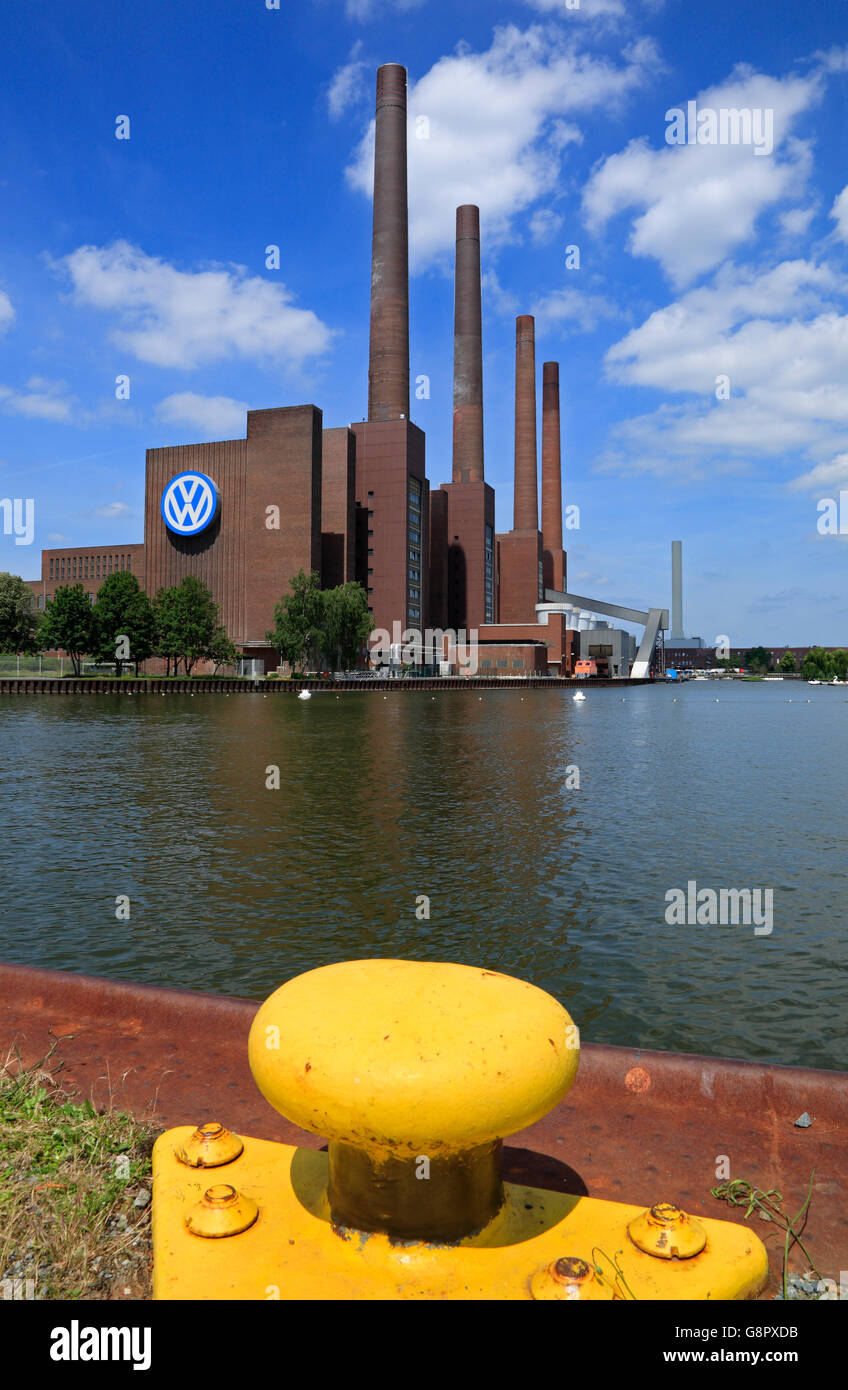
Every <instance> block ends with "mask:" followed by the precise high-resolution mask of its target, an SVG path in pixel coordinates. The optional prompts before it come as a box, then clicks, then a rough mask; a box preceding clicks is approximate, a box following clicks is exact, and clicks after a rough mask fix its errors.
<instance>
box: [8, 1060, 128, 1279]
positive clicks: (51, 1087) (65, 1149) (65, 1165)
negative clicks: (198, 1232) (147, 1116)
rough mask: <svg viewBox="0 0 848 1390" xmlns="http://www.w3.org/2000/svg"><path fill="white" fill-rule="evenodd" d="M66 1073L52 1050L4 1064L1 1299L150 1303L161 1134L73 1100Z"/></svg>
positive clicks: (88, 1103)
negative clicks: (153, 1161) (153, 1158)
mask: <svg viewBox="0 0 848 1390" xmlns="http://www.w3.org/2000/svg"><path fill="white" fill-rule="evenodd" d="M60 1071H61V1067H60V1065H58V1064H56V1063H54V1062H53V1061H52V1052H51V1053H48V1055H47V1057H45V1058H44V1059H43V1060H42V1061H41V1062H40V1063H39V1064H37V1065H36V1066H33V1067H23V1066H22V1065H21V1061H20V1057H19V1055H17V1054H16V1053H10V1054H9V1055H8V1056H7V1057H6V1060H5V1062H0V1281H6V1280H10V1281H12V1285H11V1289H10V1287H9V1285H8V1284H6V1283H3V1284H2V1289H1V1290H0V1294H2V1295H4V1296H5V1297H7V1298H9V1297H18V1298H22V1297H33V1298H37V1299H115V1298H117V1299H120V1298H132V1299H144V1298H149V1297H150V1294H151V1280H150V1263H151V1256H150V1249H151V1247H150V1198H149V1194H150V1190H151V1166H150V1154H151V1150H152V1147H153V1139H154V1131H153V1129H152V1128H151V1127H149V1126H147V1125H144V1124H141V1123H139V1121H138V1120H136V1119H133V1118H132V1117H131V1116H129V1115H125V1114H122V1113H121V1112H119V1111H117V1110H114V1109H112V1108H111V1107H110V1108H108V1109H107V1110H105V1111H102V1112H98V1111H96V1110H95V1109H94V1106H93V1105H92V1104H91V1103H90V1102H89V1101H79V1100H78V1099H72V1098H71V1097H70V1096H69V1095H68V1094H67V1092H66V1091H64V1090H63V1089H62V1087H61V1085H60V1082H59V1078H58V1073H59V1072H60ZM142 1193H146V1194H147V1201H146V1202H144V1204H143V1205H140V1206H136V1204H135V1202H136V1198H137V1197H139V1196H140V1195H141V1194H142ZM143 1200H144V1199H143V1197H142V1201H143ZM20 1281H23V1282H20ZM30 1281H31V1282H30Z"/></svg>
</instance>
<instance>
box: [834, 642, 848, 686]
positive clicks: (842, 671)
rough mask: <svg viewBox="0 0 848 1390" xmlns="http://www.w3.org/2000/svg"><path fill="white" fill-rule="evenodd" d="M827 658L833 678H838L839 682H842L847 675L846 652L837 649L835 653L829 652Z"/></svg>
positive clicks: (847, 661) (847, 656) (847, 658)
mask: <svg viewBox="0 0 848 1390" xmlns="http://www.w3.org/2000/svg"><path fill="white" fill-rule="evenodd" d="M829 656H830V669H831V671H832V672H833V674H834V676H838V677H839V679H840V680H841V681H844V679H845V676H846V674H848V652H846V651H843V650H842V648H841V647H838V648H837V649H836V651H835V652H830V653H829Z"/></svg>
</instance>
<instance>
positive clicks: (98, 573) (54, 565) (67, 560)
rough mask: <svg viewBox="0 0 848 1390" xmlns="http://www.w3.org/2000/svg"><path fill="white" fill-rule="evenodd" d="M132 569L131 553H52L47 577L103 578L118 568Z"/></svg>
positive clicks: (115, 571) (114, 572) (54, 578)
mask: <svg viewBox="0 0 848 1390" xmlns="http://www.w3.org/2000/svg"><path fill="white" fill-rule="evenodd" d="M131 569H132V555H131V554H129V553H127V552H124V553H122V554H117V555H116V554H114V553H113V554H108V555H54V556H51V558H50V573H49V575H48V578H49V579H53V580H56V579H60V580H61V579H71V580H73V579H105V578H106V576H107V575H109V574H116V573H117V572H118V571H119V570H131Z"/></svg>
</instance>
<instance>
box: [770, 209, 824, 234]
mask: <svg viewBox="0 0 848 1390" xmlns="http://www.w3.org/2000/svg"><path fill="white" fill-rule="evenodd" d="M815 211H816V210H815V208H787V210H786V212H782V213H781V214H780V216H779V218H778V221H779V223H780V226H781V230H782V231H784V232H785V233H786V235H787V236H794V237H802V236H804V235H805V234H806V231H807V228H808V227H809V225H810V223H811V222H812V220H813V217H814V216H815Z"/></svg>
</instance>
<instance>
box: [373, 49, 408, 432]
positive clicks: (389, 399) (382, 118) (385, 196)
mask: <svg viewBox="0 0 848 1390" xmlns="http://www.w3.org/2000/svg"><path fill="white" fill-rule="evenodd" d="M402 416H403V417H405V418H407V419H408V418H409V217H408V209H407V195H406V68H404V67H401V65H400V64H399V63H384V64H383V66H382V67H380V68H378V69H377V121H376V132H375V138H374V232H373V240H372V245H371V348H370V356H369V363H368V419H369V420H399V419H400V418H401V417H402Z"/></svg>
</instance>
